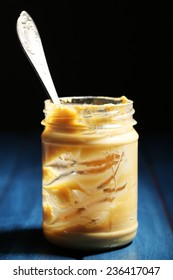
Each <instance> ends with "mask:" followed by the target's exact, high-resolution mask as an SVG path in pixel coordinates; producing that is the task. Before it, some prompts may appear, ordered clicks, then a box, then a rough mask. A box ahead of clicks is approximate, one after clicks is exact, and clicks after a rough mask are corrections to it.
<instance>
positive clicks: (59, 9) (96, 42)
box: [0, 0, 173, 134]
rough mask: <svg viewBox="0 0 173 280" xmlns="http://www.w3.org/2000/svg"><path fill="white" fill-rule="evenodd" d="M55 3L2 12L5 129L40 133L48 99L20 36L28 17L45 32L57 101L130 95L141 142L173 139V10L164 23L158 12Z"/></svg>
mask: <svg viewBox="0 0 173 280" xmlns="http://www.w3.org/2000/svg"><path fill="white" fill-rule="evenodd" d="M53 3H54V4H53ZM53 3H52V1H42V2H41V4H40V5H39V2H38V1H34V2H33V4H32V3H31V1H27V2H26V3H24V1H22V4H20V2H19V1H16V2H15V4H14V2H11V1H9V3H8V1H6V2H5V3H4V5H3V8H1V19H0V23H1V45H0V51H1V52H0V54H1V75H0V77H1V78H0V82H1V91H0V96H1V110H0V117H1V129H7V130H16V131H18V130H30V129H40V130H42V127H41V124H40V122H41V120H42V118H43V112H42V111H43V107H44V100H45V99H46V98H47V94H46V91H45V89H44V88H43V86H42V84H41V82H40V80H39V79H38V77H37V75H36V73H35V72H34V70H33V68H32V66H31V65H30V63H29V61H28V60H27V58H26V56H25V54H24V52H23V50H22V48H21V46H20V44H19V41H18V38H17V34H16V21H17V18H18V16H19V15H20V13H21V11H22V10H25V11H27V12H28V13H29V14H30V15H31V16H32V18H33V19H34V21H35V23H36V25H37V27H38V29H39V33H40V35H41V38H42V43H43V46H44V50H45V53H46V57H47V61H48V64H49V68H50V71H51V74H52V77H53V80H54V83H55V86H56V88H57V91H58V93H59V96H70V95H110V96H121V95H126V96H127V97H128V98H129V99H132V100H133V101H134V108H135V119H136V120H137V122H138V124H137V126H136V130H137V131H138V132H139V133H140V134H143V133H146V132H150V131H151V132H152V131H153V132H157V131H163V132H164V131H173V120H172V101H171V100H170V98H171V95H172V87H173V83H172V82H173V79H172V75H173V73H172V49H171V47H172V37H173V30H172V26H171V24H172V13H171V9H168V11H167V13H166V20H165V17H164V16H165V13H164V12H163V6H162V7H161V6H160V7H158V5H159V4H157V6H155V7H154V8H152V7H151V6H150V7H148V6H142V5H141V6H140V7H139V6H136V3H135V2H133V1H67V0H61V1H55V2H53ZM162 4H163V3H162ZM163 15H164V16H163ZM167 35H168V36H167ZM167 43H168V44H167ZM171 73H172V74H171Z"/></svg>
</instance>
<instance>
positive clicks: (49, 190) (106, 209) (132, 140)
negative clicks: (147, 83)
mask: <svg viewBox="0 0 173 280" xmlns="http://www.w3.org/2000/svg"><path fill="white" fill-rule="evenodd" d="M84 99H85V101H86V102H83V99H82V98H80V97H72V98H69V97H67V98H61V104H60V105H55V104H53V103H52V102H51V101H50V100H46V101H45V110H44V113H45V119H44V120H43V121H42V124H43V125H44V126H45V128H44V131H43V133H42V145H43V146H42V147H43V180H42V181H43V231H44V234H45V236H46V238H47V239H48V240H49V241H50V242H53V243H54V244H57V245H59V246H65V247H69V248H78V249H86V250H87V249H99V248H106V247H116V246H121V245H123V244H126V243H128V242H130V241H131V240H132V239H133V238H134V236H135V234H136V230H137V139H138V134H137V133H136V131H135V130H134V128H133V125H134V124H135V123H136V122H135V121H134V119H133V113H134V110H133V102H132V101H131V100H128V99H127V98H126V97H125V96H122V97H120V98H109V97H87V98H84Z"/></svg>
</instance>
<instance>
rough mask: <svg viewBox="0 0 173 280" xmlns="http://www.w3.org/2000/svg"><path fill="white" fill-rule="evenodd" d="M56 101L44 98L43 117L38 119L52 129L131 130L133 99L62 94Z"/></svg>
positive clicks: (67, 130) (69, 130)
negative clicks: (41, 119) (65, 95)
mask: <svg viewBox="0 0 173 280" xmlns="http://www.w3.org/2000/svg"><path fill="white" fill-rule="evenodd" d="M60 101H61V104H60V105H57V104H54V103H52V102H51V100H49V99H47V100H45V109H44V111H43V112H44V114H45V118H44V120H43V121H42V122H41V123H42V124H43V125H44V126H45V127H46V128H49V129H51V130H58V131H61V130H62V131H63V132H64V131H66V132H74V131H76V130H77V131H79V130H80V131H84V132H86V131H91V130H95V129H97V130H112V129H114V130H117V133H118V132H119V133H121V131H128V130H130V129H131V128H132V127H133V126H134V125H135V124H136V121H135V120H134V118H133V114H134V112H135V111H134V109H133V101H132V100H129V99H127V98H126V97H124V96H122V97H120V98H112V97H92V96H86V97H64V98H60Z"/></svg>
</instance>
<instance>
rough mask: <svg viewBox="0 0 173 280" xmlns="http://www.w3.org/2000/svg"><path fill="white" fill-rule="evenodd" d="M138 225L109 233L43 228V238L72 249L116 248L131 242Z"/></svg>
mask: <svg viewBox="0 0 173 280" xmlns="http://www.w3.org/2000/svg"><path fill="white" fill-rule="evenodd" d="M137 227H138V225H137V224H136V225H133V227H130V228H128V229H127V230H119V231H115V232H109V233H106V232H104V233H68V232H63V233H60V232H57V231H56V230H52V229H51V230H45V229H43V234H44V236H45V238H46V239H47V240H48V241H49V242H50V243H52V244H54V245H56V246H58V247H63V248H68V249H72V250H83V251H91V250H108V249H111V248H118V247H122V246H125V245H128V244H129V243H131V242H132V241H133V239H134V237H135V236H136V233H137Z"/></svg>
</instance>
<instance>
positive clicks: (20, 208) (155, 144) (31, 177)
mask: <svg viewBox="0 0 173 280" xmlns="http://www.w3.org/2000/svg"><path fill="white" fill-rule="evenodd" d="M138 170H139V177H138V188H139V193H138V222H139V227H138V232H137V235H136V237H135V239H134V241H133V242H132V243H130V244H128V245H127V246H124V247H122V248H119V249H112V250H109V251H99V252H98V251H97V252H82V251H80V252H78V251H75V250H74V251H72V250H68V249H62V248H59V247H56V246H53V245H52V244H50V243H49V242H48V241H47V240H46V239H45V238H44V236H43V233H42V227H41V224H42V205H41V203H42V201H41V191H42V186H41V185H42V183H41V180H42V179H41V141H40V132H39V131H33V132H28V133H21V132H18V133H17V132H12V131H11V132H1V133H0V259H1V260H76V259H77V260H79V259H85V260H158V259H159V260H172V259H173V134H172V133H150V134H146V135H144V136H142V137H140V138H139V168H138Z"/></svg>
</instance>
